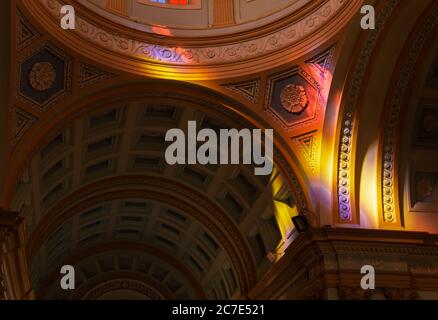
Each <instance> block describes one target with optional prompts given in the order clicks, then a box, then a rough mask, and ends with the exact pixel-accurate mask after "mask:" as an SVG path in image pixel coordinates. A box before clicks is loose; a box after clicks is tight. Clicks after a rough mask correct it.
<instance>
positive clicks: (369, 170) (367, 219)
mask: <svg viewBox="0 0 438 320" xmlns="http://www.w3.org/2000/svg"><path fill="white" fill-rule="evenodd" d="M377 185H378V183H377V142H374V143H373V144H372V145H371V146H370V147H369V148H368V150H367V153H366V155H365V158H364V162H363V165H362V171H361V179H360V224H361V226H362V227H367V228H378V224H379V217H378V206H377V194H378V192H377Z"/></svg>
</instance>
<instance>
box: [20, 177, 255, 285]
mask: <svg viewBox="0 0 438 320" xmlns="http://www.w3.org/2000/svg"><path fill="white" fill-rule="evenodd" d="M121 186H125V187H126V186H129V189H122V190H120V189H118V188H117V187H121ZM109 190H111V191H109ZM131 198H137V199H150V200H155V201H159V202H161V201H163V202H165V203H166V204H169V205H170V206H173V207H175V208H177V209H180V210H182V211H183V212H185V213H187V214H189V215H191V216H193V217H194V218H195V219H196V220H198V221H199V222H200V223H201V224H203V225H204V226H205V227H206V229H208V230H210V231H211V232H212V233H213V234H214V235H215V236H216V237H217V238H218V239H219V240H220V242H221V244H222V245H223V246H224V248H225V250H226V251H227V253H228V255H229V256H230V259H231V261H232V262H233V265H234V267H235V269H236V272H237V274H238V277H239V282H240V285H241V288H242V291H243V292H246V291H247V290H249V289H250V288H251V287H252V286H253V285H254V284H255V282H256V280H257V279H256V278H257V277H256V272H255V267H254V263H253V262H252V258H251V254H250V253H249V249H248V248H247V246H246V243H245V241H244V240H243V238H242V236H241V234H240V233H239V230H238V229H237V228H236V227H235V226H234V224H233V223H232V222H231V221H230V219H229V218H228V217H227V215H226V214H224V213H223V212H222V210H221V209H219V208H218V207H217V206H216V205H215V204H213V203H211V202H210V201H209V200H207V199H206V198H205V197H203V196H201V195H200V194H199V192H197V191H194V190H189V189H188V188H187V186H182V185H177V183H176V182H174V181H166V180H164V179H163V178H162V177H145V176H125V177H115V178H108V179H104V180H100V181H98V182H95V183H92V184H90V185H88V186H85V187H84V188H82V189H80V190H78V191H77V192H75V193H73V194H72V195H71V196H68V197H66V198H64V199H62V201H60V202H59V203H57V205H56V206H55V207H53V208H52V209H51V210H50V212H48V213H47V214H46V215H45V216H44V217H43V219H42V221H40V223H38V225H37V227H36V229H35V230H34V231H33V232H32V234H31V236H30V238H29V239H28V241H27V247H26V249H27V256H28V259H29V261H32V260H33V258H34V255H35V253H36V251H37V250H38V248H39V247H40V246H41V244H42V243H43V241H44V239H45V237H44V235H48V234H51V233H52V232H53V231H55V230H56V228H57V227H59V226H60V225H62V224H63V222H65V221H67V219H68V218H70V217H72V216H74V215H75V214H76V213H77V212H80V211H83V210H86V209H89V208H90V207H92V206H95V205H96V204H99V203H102V202H105V201H108V200H115V199H131ZM193 203H196V204H197V205H199V207H195V205H194V204H193ZM68 204H71V205H70V206H68ZM201 208H204V209H201ZM212 217H214V218H212ZM223 230H227V233H226V234H225V233H224V232H223Z"/></svg>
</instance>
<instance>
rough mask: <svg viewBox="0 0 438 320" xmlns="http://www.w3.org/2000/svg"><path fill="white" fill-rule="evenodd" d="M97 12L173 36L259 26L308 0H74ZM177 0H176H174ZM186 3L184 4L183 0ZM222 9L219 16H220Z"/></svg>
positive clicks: (230, 30)
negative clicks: (219, 4)
mask: <svg viewBox="0 0 438 320" xmlns="http://www.w3.org/2000/svg"><path fill="white" fill-rule="evenodd" d="M78 2H79V3H81V4H82V5H84V6H85V7H87V8H88V9H89V10H91V11H93V12H95V13H97V14H98V15H100V16H102V17H104V18H106V19H109V20H111V21H113V22H115V23H117V24H121V25H124V26H126V27H128V28H131V29H135V30H139V31H145V32H150V33H158V34H159V33H160V32H161V33H162V34H163V35H169V36H176V37H187V36H191V37H206V36H212V35H224V34H232V33H236V32H241V31H248V30H251V29H253V28H254V26H256V27H263V26H266V25H267V24H269V23H270V22H272V21H275V20H279V19H281V18H284V17H286V16H288V15H290V14H294V13H297V12H298V11H299V10H300V9H302V8H303V7H305V6H306V5H308V4H309V2H311V1H310V0H270V1H264V0H251V1H248V0H238V1H223V4H222V5H221V7H220V8H217V6H216V5H215V3H214V1H209V0H191V1H181V2H180V3H181V4H171V3H172V1H166V0H160V1H158V0H156V1H155V0H126V1H122V2H120V1H111V0H109V1H108V0H78ZM174 2H178V1H174ZM183 3H186V4H183ZM220 13H222V17H220Z"/></svg>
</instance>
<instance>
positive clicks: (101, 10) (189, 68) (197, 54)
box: [25, 0, 361, 80]
mask: <svg viewBox="0 0 438 320" xmlns="http://www.w3.org/2000/svg"><path fill="white" fill-rule="evenodd" d="M163 2H166V1H164V0H163V1H161V0H160V1H151V0H130V1H120V0H75V1H72V3H73V5H74V8H75V13H76V28H75V29H74V30H67V31H66V30H62V29H61V28H59V21H60V19H61V17H62V15H61V14H60V11H61V7H62V5H63V3H61V2H60V1H58V0H50V1H49V0H39V1H26V2H25V3H26V6H27V9H28V10H29V12H32V14H33V16H34V17H35V19H37V21H38V23H39V24H41V26H42V27H43V28H45V29H46V30H47V31H49V33H51V34H53V35H54V36H56V37H58V39H60V40H61V41H63V42H64V43H65V44H66V45H67V46H69V47H70V48H71V49H73V50H75V51H76V52H78V53H80V54H83V55H84V56H87V57H89V58H91V59H94V60H95V61H98V62H101V63H106V64H107V65H111V66H113V67H114V68H118V69H121V70H123V71H125V72H130V73H136V74H140V75H148V76H152V77H159V78H167V79H169V78H170V79H179V80H202V79H223V78H230V77H237V76H243V75H247V74H253V73H256V72H260V71H262V70H266V69H269V68H273V67H275V66H279V65H282V64H284V63H286V62H290V61H294V60H296V59H298V58H300V57H302V56H303V55H305V54H306V53H309V52H311V51H312V50H314V49H315V48H316V47H318V46H320V45H322V44H324V43H326V42H327V41H328V40H330V38H331V37H333V36H334V35H336V34H337V33H338V32H340V30H342V28H343V27H344V26H345V25H346V24H347V23H348V22H349V21H350V20H351V17H353V16H354V15H355V14H356V13H357V9H358V8H359V5H360V4H361V1H359V0H352V1H342V0H322V1H309V0H272V1H264V0H252V1H246V0H245V1H244V0H241V1H228V0H226V1H206V0H202V1H194V2H193V4H196V3H197V5H193V6H192V5H191V4H190V3H189V5H187V6H185V5H175V6H171V5H167V4H166V3H163ZM127 58H128V59H127Z"/></svg>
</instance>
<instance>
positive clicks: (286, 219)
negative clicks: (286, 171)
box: [271, 167, 298, 261]
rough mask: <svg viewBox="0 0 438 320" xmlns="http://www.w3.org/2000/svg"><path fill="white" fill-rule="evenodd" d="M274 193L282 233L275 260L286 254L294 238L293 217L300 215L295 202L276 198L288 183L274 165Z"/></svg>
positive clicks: (275, 212) (276, 212)
mask: <svg viewBox="0 0 438 320" xmlns="http://www.w3.org/2000/svg"><path fill="white" fill-rule="evenodd" d="M271 185H272V195H273V204H274V215H275V219H276V221H277V224H278V228H279V230H280V234H281V241H280V243H279V244H278V246H277V248H276V252H275V261H278V260H279V259H280V258H281V257H282V256H283V254H284V251H285V250H286V248H287V247H288V246H289V244H290V242H291V241H292V239H290V237H289V235H290V234H291V233H292V231H293V229H294V228H295V227H294V225H293V222H292V217H294V216H296V215H298V209H297V207H296V205H295V204H293V203H290V204H289V203H285V202H282V201H278V200H276V198H277V197H278V195H279V194H281V193H282V192H283V191H284V190H286V189H287V188H286V184H285V182H284V180H283V178H282V177H281V175H280V174H279V172H278V169H277V168H275V167H274V170H273V172H272V176H271Z"/></svg>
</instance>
